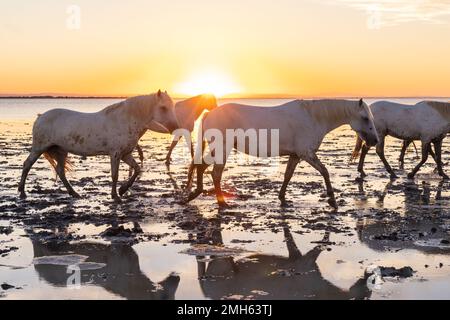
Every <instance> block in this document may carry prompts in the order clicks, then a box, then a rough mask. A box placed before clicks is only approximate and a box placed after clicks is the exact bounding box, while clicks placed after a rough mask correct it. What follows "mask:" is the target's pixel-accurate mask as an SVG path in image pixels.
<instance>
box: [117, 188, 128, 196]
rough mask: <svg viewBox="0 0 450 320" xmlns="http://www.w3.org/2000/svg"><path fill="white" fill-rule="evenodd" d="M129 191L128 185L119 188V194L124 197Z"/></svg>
mask: <svg viewBox="0 0 450 320" xmlns="http://www.w3.org/2000/svg"><path fill="white" fill-rule="evenodd" d="M127 191H128V187H127V186H122V187H120V188H119V195H120V196H121V197H122V196H123V195H124V194H125V193H126V192H127Z"/></svg>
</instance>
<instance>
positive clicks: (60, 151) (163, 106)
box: [19, 91, 178, 202]
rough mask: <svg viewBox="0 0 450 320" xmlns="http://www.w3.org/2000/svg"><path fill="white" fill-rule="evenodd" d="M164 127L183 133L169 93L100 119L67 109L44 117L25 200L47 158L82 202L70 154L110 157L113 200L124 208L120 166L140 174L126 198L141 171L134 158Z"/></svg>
mask: <svg viewBox="0 0 450 320" xmlns="http://www.w3.org/2000/svg"><path fill="white" fill-rule="evenodd" d="M155 123H157V124H159V125H160V126H163V127H165V128H167V130H168V131H170V132H173V131H174V130H176V129H178V123H177V119H176V116H175V112H174V105H173V101H172V99H171V98H170V97H169V95H168V94H167V92H164V93H163V92H161V91H159V92H158V93H157V94H152V95H147V96H139V97H134V98H130V99H127V100H125V101H123V102H120V103H117V104H114V105H112V106H109V107H107V108H105V109H103V110H101V111H99V112H96V113H81V112H75V111H70V110H66V109H54V110H50V111H48V112H46V113H44V114H43V115H41V116H39V117H38V119H37V120H36V122H35V123H34V126H33V145H32V148H31V152H30V155H29V156H28V158H27V160H26V161H25V163H24V166H23V172H22V178H21V180H20V184H19V192H20V197H21V198H26V194H25V181H26V179H27V176H28V173H29V171H30V169H31V167H32V166H33V164H34V163H35V162H36V161H37V159H38V158H39V157H40V156H41V155H42V154H44V156H45V158H46V159H47V160H49V162H50V164H51V165H52V166H53V167H54V168H55V170H56V173H57V174H58V176H59V178H60V179H61V181H62V182H63V183H64V186H65V187H66V189H67V191H68V192H69V194H70V195H71V196H73V197H75V198H79V197H80V196H79V195H78V193H76V192H75V190H74V189H73V188H72V186H71V185H70V183H69V182H68V181H67V179H66V174H65V171H66V169H67V167H68V164H69V161H68V158H67V155H68V153H73V154H76V155H79V156H84V157H88V156H97V155H108V156H110V158H111V176H112V191H111V196H112V198H113V199H114V200H115V201H116V202H120V198H119V196H118V195H117V190H116V189H117V180H118V177H119V164H120V160H122V161H123V162H125V163H126V164H128V165H129V166H130V167H132V168H133V169H134V174H133V176H132V177H131V178H130V179H129V180H128V181H127V182H126V183H125V184H123V185H122V186H121V187H120V190H119V194H120V195H121V196H122V195H123V194H125V192H126V191H127V190H128V189H129V188H130V187H131V186H132V184H133V183H134V181H135V180H136V178H137V176H138V175H139V172H140V167H139V165H138V164H137V163H136V161H135V160H134V158H133V157H132V155H131V153H132V151H133V150H134V148H135V147H136V144H137V142H138V141H139V138H140V137H141V136H142V135H143V134H144V133H145V131H147V130H148V129H150V128H151V126H153V125H155Z"/></svg>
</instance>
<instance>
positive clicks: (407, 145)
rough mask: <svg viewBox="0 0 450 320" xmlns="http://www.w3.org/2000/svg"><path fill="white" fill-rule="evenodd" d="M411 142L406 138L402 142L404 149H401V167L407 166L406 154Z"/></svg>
mask: <svg viewBox="0 0 450 320" xmlns="http://www.w3.org/2000/svg"><path fill="white" fill-rule="evenodd" d="M410 144H411V141H408V140H404V141H403V144H402V151H400V158H399V159H398V161H399V162H400V169H401V170H403V169H404V168H405V155H406V151H407V150H408V147H409V145H410Z"/></svg>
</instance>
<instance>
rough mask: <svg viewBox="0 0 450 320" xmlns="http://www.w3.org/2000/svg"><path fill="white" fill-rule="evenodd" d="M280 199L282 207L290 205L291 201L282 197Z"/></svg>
mask: <svg viewBox="0 0 450 320" xmlns="http://www.w3.org/2000/svg"><path fill="white" fill-rule="evenodd" d="M280 201H281V207H282V208H288V207H291V206H292V201H287V200H285V199H283V200H281V199H280Z"/></svg>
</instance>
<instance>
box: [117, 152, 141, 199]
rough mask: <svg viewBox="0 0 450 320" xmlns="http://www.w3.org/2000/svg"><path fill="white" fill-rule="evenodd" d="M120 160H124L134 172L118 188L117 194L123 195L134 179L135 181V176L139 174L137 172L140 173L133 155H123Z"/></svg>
mask: <svg viewBox="0 0 450 320" xmlns="http://www.w3.org/2000/svg"><path fill="white" fill-rule="evenodd" d="M122 161H123V162H125V163H126V164H127V165H129V166H130V168H133V170H134V173H133V175H132V176H131V178H129V179H128V181H127V182H125V183H124V184H123V185H122V186H121V187H120V188H119V195H120V196H123V195H124V194H125V192H127V191H128V189H130V187H131V186H132V185H133V183H134V181H136V178H137V177H138V176H139V174H140V173H141V167H140V166H139V164H138V163H137V162H136V160H134V158H133V156H132V155H131V153H129V154H127V155H125V156H123V157H122Z"/></svg>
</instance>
